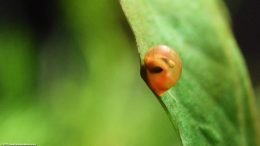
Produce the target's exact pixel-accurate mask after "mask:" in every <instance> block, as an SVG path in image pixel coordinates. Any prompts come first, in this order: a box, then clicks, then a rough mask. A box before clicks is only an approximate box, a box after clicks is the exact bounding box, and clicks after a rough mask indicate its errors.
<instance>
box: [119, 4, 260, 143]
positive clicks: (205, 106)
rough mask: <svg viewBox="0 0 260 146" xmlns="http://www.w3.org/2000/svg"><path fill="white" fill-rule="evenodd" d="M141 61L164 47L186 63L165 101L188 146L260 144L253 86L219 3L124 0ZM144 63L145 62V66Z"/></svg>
mask: <svg viewBox="0 0 260 146" xmlns="http://www.w3.org/2000/svg"><path fill="white" fill-rule="evenodd" d="M121 5H122V7H123V10H124V12H125V14H126V16H127V18H128V20H129V23H130V25H131V27H132V29H133V32H134V34H135V37H136V41H137V46H138V51H139V53H140V57H141V60H143V58H144V55H145V54H146V53H147V51H148V49H149V48H151V47H154V46H157V45H160V44H164V45H168V46H170V47H172V48H174V49H175V51H176V52H178V54H179V55H180V57H181V59H182V62H183V72H182V76H181V79H180V80H179V82H178V84H177V85H176V86H174V87H172V88H171V89H170V90H168V91H167V92H166V93H165V94H164V95H163V96H162V97H158V98H159V100H161V101H162V104H163V106H165V107H166V111H167V112H169V115H170V118H171V120H172V123H173V125H174V127H175V128H176V129H177V130H178V133H179V135H180V138H181V140H182V144H183V145H184V146H201V145H220V146H231V145H233V146H240V145H241V146H255V145H259V140H258V139H257V137H259V133H258V130H257V129H258V125H257V124H258V123H257V122H256V121H257V120H256V108H255V105H254V104H255V101H254V95H253V92H252V87H251V83H250V80H249V77H248V73H247V70H246V67H245V63H244V61H243V59H242V56H241V54H240V52H239V48H238V46H237V44H236V42H235V40H234V38H233V35H232V33H231V31H230V27H229V23H228V19H227V18H228V15H227V13H226V9H225V6H224V5H223V3H222V2H220V1H219V0H210V1H209V0H196V1H191V0H121ZM141 63H143V62H142V61H141Z"/></svg>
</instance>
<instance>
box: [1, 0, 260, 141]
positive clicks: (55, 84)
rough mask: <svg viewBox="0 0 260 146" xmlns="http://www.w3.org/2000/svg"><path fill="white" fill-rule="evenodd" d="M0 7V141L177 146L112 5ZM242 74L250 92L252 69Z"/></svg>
mask: <svg viewBox="0 0 260 146" xmlns="http://www.w3.org/2000/svg"><path fill="white" fill-rule="evenodd" d="M0 4H1V5H0V109H1V110H0V115H1V116H0V144H4V143H17V144H21V143H31V144H38V145H49V146H52V145H63V146H72V145H78V146H81V145H82V146H104V145H105V146H160V145H163V146H170V145H171V146H172V145H179V144H180V141H179V139H177V138H176V133H175V132H174V128H173V127H172V125H171V123H170V121H169V120H168V117H167V115H166V113H165V112H164V111H163V109H162V107H161V105H160V104H159V102H158V101H157V99H156V98H155V96H154V95H153V94H152V93H151V92H150V90H149V89H148V87H147V86H146V85H145V83H144V82H143V81H142V79H141V77H140V76H139V58H138V54H137V50H136V46H135V40H134V37H133V34H132V32H131V30H130V28H129V26H128V23H127V21H126V19H125V17H124V15H123V12H122V10H121V8H120V5H119V2H118V1H113V0H99V1H85V0H74V1H72V0H64V1H52V0H46V1H33V0H10V1H1V2H0ZM228 4H229V5H230V3H228ZM230 6H231V7H230V8H232V10H233V9H234V10H237V9H238V8H237V7H238V6H237V5H230ZM236 12H237V11H236ZM235 14H236V13H234V16H235ZM238 28H239V27H238ZM244 44H245V43H244ZM242 45H243V44H242ZM252 54H255V53H252ZM249 64H251V63H250V62H249ZM257 65H258V66H259V64H258V63H257ZM253 68H254V67H253ZM250 71H252V72H253V73H251V74H252V75H253V81H254V85H255V87H257V85H259V76H258V74H259V69H255V68H254V70H252V69H251V70H250ZM258 89H259V88H258Z"/></svg>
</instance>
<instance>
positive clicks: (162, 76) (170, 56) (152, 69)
mask: <svg viewBox="0 0 260 146" xmlns="http://www.w3.org/2000/svg"><path fill="white" fill-rule="evenodd" d="M144 67H145V72H146V79H147V82H148V85H149V86H150V88H151V89H152V90H153V91H154V92H155V93H156V94H157V95H158V96H162V95H163V93H165V92H166V91H167V90H168V89H170V88H171V87H172V86H174V85H175V84H176V83H177V81H178V80H179V79H180V76H181V71H182V63H181V60H180V57H179V55H178V54H177V53H176V52H175V51H173V50H172V49H171V48H169V47H168V46H165V45H159V46H156V47H154V48H151V49H150V51H149V52H148V53H147V54H146V55H145V57H144Z"/></svg>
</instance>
